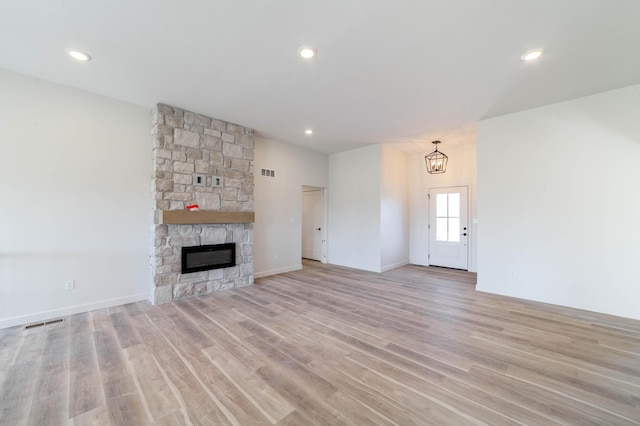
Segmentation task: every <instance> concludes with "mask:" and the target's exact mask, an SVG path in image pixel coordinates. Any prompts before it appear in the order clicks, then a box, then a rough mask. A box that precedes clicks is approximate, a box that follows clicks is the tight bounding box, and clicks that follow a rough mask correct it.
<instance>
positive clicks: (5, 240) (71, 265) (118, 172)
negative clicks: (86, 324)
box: [0, 70, 151, 327]
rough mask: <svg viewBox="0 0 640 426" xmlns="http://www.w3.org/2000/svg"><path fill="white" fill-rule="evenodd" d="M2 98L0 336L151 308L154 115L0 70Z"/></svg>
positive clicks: (131, 106)
mask: <svg viewBox="0 0 640 426" xmlns="http://www.w3.org/2000/svg"><path fill="white" fill-rule="evenodd" d="M0 93H1V94H2V95H1V96H0V194H1V196H0V217H1V218H2V220H0V327H8V326H12V325H17V324H23V323H28V322H31V321H37V320H42V319H48V318H53V317H57V316H62V315H67V314H71V313H76V312H81V311H87V310H91V309H96V308H100V307H104V306H111V305H118V304H122V303H127V302H131V301H137V300H141V299H146V298H148V296H149V294H150V270H149V247H150V235H151V234H150V206H151V200H150V182H151V178H150V177H151V139H150V136H149V131H150V120H151V112H150V110H147V109H145V108H141V107H138V106H134V105H131V104H127V103H124V102H119V101H115V100H112V99H109V98H105V97H101V96H98V95H94V94H90V93H87V92H82V91H78V90H74V89H70V88H66V87H63V86H59V85H55V84H51V83H47V82H44V81H41V80H37V79H33V78H29V77H25V76H21V75H18V74H14V73H10V72H7V71H1V70H0ZM66 280H75V282H76V289H75V290H70V291H65V281H66Z"/></svg>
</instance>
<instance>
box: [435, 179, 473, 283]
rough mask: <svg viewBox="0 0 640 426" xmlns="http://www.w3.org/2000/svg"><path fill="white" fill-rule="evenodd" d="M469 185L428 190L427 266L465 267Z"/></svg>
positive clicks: (467, 254)
mask: <svg viewBox="0 0 640 426" xmlns="http://www.w3.org/2000/svg"><path fill="white" fill-rule="evenodd" d="M468 192H469V190H468V187H466V186H455V187H448V188H432V189H429V265H434V266H444V267H447V268H456V269H464V270H468V268H469V266H468V258H469V250H468V245H469V244H468V240H469V224H468V219H467V216H468V210H467V206H468Z"/></svg>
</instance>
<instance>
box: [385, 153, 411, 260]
mask: <svg viewBox="0 0 640 426" xmlns="http://www.w3.org/2000/svg"><path fill="white" fill-rule="evenodd" d="M380 161H381V166H380V171H381V181H380V270H381V271H387V270H389V269H393V268H397V267H399V266H402V265H406V264H408V263H409V188H408V184H409V178H408V165H409V162H408V156H407V155H406V154H404V153H402V152H400V151H397V150H395V149H393V148H391V147H389V146H386V145H382V146H381V158H380Z"/></svg>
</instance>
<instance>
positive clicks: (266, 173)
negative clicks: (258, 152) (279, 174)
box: [260, 169, 276, 178]
mask: <svg viewBox="0 0 640 426" xmlns="http://www.w3.org/2000/svg"><path fill="white" fill-rule="evenodd" d="M260 174H261V175H262V176H264V177H272V178H274V177H276V171H275V170H269V169H262V171H261V172H260Z"/></svg>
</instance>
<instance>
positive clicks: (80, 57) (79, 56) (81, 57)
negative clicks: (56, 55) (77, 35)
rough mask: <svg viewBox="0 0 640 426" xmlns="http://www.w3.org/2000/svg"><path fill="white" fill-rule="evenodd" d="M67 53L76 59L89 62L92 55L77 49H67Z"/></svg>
mask: <svg viewBox="0 0 640 426" xmlns="http://www.w3.org/2000/svg"><path fill="white" fill-rule="evenodd" d="M67 53H68V54H69V56H71V57H72V58H73V59H76V60H78V61H81V62H88V61H90V60H91V56H90V55H89V54H88V53H84V52H81V51H79V50H76V49H67Z"/></svg>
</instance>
